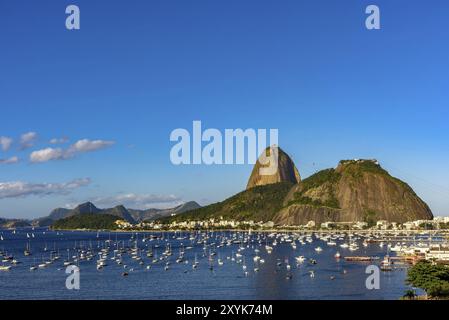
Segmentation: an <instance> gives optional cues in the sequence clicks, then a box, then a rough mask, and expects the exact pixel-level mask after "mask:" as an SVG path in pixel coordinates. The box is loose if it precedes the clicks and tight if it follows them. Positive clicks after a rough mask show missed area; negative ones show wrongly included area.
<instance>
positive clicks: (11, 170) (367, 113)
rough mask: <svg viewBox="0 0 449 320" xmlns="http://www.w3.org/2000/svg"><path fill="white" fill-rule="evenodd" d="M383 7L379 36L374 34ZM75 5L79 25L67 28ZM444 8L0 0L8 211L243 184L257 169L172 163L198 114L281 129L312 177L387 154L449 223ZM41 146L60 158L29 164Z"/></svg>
mask: <svg viewBox="0 0 449 320" xmlns="http://www.w3.org/2000/svg"><path fill="white" fill-rule="evenodd" d="M373 3H374V4H376V5H378V6H379V7H380V10H381V30H372V31H369V30H367V29H366V28H365V25H364V24H365V18H366V14H365V8H366V7H367V5H369V4H373ZM69 4H76V5H78V6H79V8H80V10H81V29H80V30H77V31H69V30H66V29H65V18H66V14H65V7H66V6H67V5H69ZM448 12H449V4H448V3H447V1H442V0H441V1H436V0H433V1H430V2H429V1H405V0H397V1H380V0H374V1H369V2H368V1H362V0H348V1H343V0H340V1H337V0H335V1H319V0H313V1H312V0H307V1H298V0H292V1H287V0H283V1H265V0H262V1H261V0H257V1H255V0H230V1H212V0H195V1H193V0H187V1H186V0H183V1H181V0H176V1H175V0H158V1H153V0H151V1H137V0H134V1H126V2H125V1H84V0H72V1H63V0H58V1H21V0H16V1H3V0H2V1H0V40H1V50H0V112H1V113H0V114H1V118H0V124H1V125H0V137H6V138H11V139H12V140H13V142H12V144H11V145H8V146H7V144H8V143H6V144H5V147H4V148H3V149H2V148H0V159H3V162H8V161H6V160H8V159H9V160H10V161H9V162H17V163H0V216H3V217H26V218H30V217H37V216H43V215H46V214H47V213H48V212H49V211H50V210H51V209H53V208H55V207H59V206H65V205H73V204H76V203H80V202H83V201H86V200H97V203H98V204H99V206H100V207H101V206H107V205H110V204H115V203H116V202H117V201H118V200H117V199H126V197H125V198H124V196H125V195H130V197H129V199H128V200H126V201H125V202H126V204H128V205H130V206H133V205H134V206H146V207H148V206H153V205H154V206H170V205H172V204H177V203H179V202H181V201H187V200H196V201H198V202H200V203H201V204H207V203H211V202H214V201H219V200H222V199H224V198H226V197H228V196H230V195H232V194H234V193H236V192H238V191H240V190H242V189H244V187H245V186H246V182H247V179H248V177H249V174H250V171H251V166H250V165H230V166H218V165H217V166H205V165H199V166H174V165H172V164H171V162H170V159H169V152H170V148H171V146H172V145H173V143H171V142H170V140H169V135H170V132H171V131H172V130H173V129H175V128H187V129H189V128H191V126H192V121H193V120H201V121H202V123H203V126H204V127H206V128H218V129H225V128H278V129H279V141H280V145H281V147H283V149H284V150H285V151H286V152H287V153H289V154H290V155H291V156H292V158H293V159H294V161H295V163H296V165H297V167H298V169H299V171H300V173H301V175H302V176H303V177H306V176H308V175H310V174H312V173H313V172H315V171H316V170H319V169H323V168H327V167H334V166H335V165H336V164H337V163H338V161H339V160H340V159H347V158H365V157H366V158H377V159H379V161H380V162H381V164H382V165H383V167H384V168H386V169H387V170H389V171H390V173H391V174H393V175H395V176H397V177H399V178H401V179H403V180H405V181H407V182H408V183H409V184H410V185H411V186H412V187H413V188H414V189H415V191H416V192H417V193H418V195H420V196H421V197H422V198H423V199H424V200H425V201H426V202H427V203H428V204H429V205H430V206H431V208H432V209H433V212H434V214H436V215H447V214H449V200H448V199H449V197H448V195H449V170H447V164H448V163H449V139H448V138H449V128H448V121H447V119H448V118H449V117H448V116H449V104H448V103H449V90H448V85H449V59H448V57H449V42H448V39H449V29H448V28H447V13H448ZM30 132H34V133H36V135H28V136H24V138H25V139H24V141H22V142H23V143H21V141H20V140H21V136H22V135H24V134H26V133H30ZM27 137H28V138H30V139H28V140H29V141H28V140H27ZM62 138H66V139H63V140H62V141H61V142H64V143H59V144H51V143H50V140H51V139H62ZM65 140H67V141H65ZM78 141H81V142H80V143H78V144H76V143H77V142H78ZM25 144H27V146H25ZM46 148H52V150H53V151H54V150H55V149H57V150H59V151H60V153H61V154H59V160H54V161H46V162H39V163H33V162H32V161H31V159H30V155H31V154H32V152H35V151H39V150H43V149H46ZM67 150H71V153H70V154H69V155H67ZM14 157H17V159H16V158H14ZM16 160H18V161H16ZM0 162H1V161H0Z"/></svg>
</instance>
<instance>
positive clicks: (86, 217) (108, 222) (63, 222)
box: [51, 213, 118, 230]
mask: <svg viewBox="0 0 449 320" xmlns="http://www.w3.org/2000/svg"><path fill="white" fill-rule="evenodd" d="M117 220H118V218H117V216H113V215H110V214H92V213H90V214H82V215H75V216H71V217H68V218H63V219H60V220H57V221H55V222H54V223H53V224H52V225H51V228H52V229H66V230H72V229H92V230H101V229H105V230H114V229H116V228H117V225H116V224H115V221H117Z"/></svg>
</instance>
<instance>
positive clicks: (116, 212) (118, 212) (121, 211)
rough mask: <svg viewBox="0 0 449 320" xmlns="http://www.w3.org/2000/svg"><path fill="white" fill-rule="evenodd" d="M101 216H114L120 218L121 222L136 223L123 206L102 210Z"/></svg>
mask: <svg viewBox="0 0 449 320" xmlns="http://www.w3.org/2000/svg"><path fill="white" fill-rule="evenodd" d="M101 214H108V215H111V216H116V217H119V218H121V219H122V220H125V221H128V222H129V223H136V220H134V218H133V217H132V216H131V214H130V213H129V211H128V209H126V208H125V207H124V206H116V207H114V208H111V209H103V210H101Z"/></svg>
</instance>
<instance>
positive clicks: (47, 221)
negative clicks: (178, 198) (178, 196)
mask: <svg viewBox="0 0 449 320" xmlns="http://www.w3.org/2000/svg"><path fill="white" fill-rule="evenodd" d="M200 207H201V206H200V205H199V204H198V203H196V202H195V201H189V202H186V203H183V204H181V205H179V206H176V207H174V208H169V209H147V210H136V209H127V208H125V207H124V206H122V205H119V206H116V207H114V208H107V209H99V208H97V207H96V206H95V205H94V204H93V203H91V202H86V203H82V204H80V205H78V206H77V207H76V208H74V209H66V208H57V209H54V210H53V211H52V212H51V213H50V214H49V215H48V216H46V217H42V218H39V219H35V220H34V221H33V222H32V224H33V225H34V226H40V227H46V226H50V225H52V224H53V223H54V222H55V221H59V220H61V219H65V218H69V217H73V216H79V215H95V214H102V215H110V216H115V217H116V219H117V218H120V219H122V220H125V221H127V222H129V223H133V224H134V223H136V222H141V221H150V220H155V219H159V218H163V217H169V216H171V215H177V214H181V213H183V212H186V211H189V210H193V209H197V208H200Z"/></svg>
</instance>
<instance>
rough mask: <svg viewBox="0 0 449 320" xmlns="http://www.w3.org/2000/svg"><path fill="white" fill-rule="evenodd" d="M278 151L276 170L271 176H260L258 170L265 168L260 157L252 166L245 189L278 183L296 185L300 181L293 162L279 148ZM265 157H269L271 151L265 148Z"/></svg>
mask: <svg viewBox="0 0 449 320" xmlns="http://www.w3.org/2000/svg"><path fill="white" fill-rule="evenodd" d="M277 150H278V170H277V171H276V173H275V174H272V175H262V174H261V171H260V169H261V168H264V167H267V166H268V164H267V165H264V164H263V161H261V160H260V159H261V158H260V157H259V160H257V162H256V164H255V165H254V168H253V171H252V173H251V176H250V178H249V180H248V184H247V186H246V189H247V190H248V189H251V188H254V187H256V186H263V185H267V184H273V183H279V182H291V183H298V182H300V181H301V176H300V175H299V172H298V169H296V166H295V164H294V163H293V160H292V159H291V158H290V157H289V156H288V154H286V153H285V152H284V151H283V150H282V149H281V148H279V147H277ZM265 152H266V155H267V156H270V155H271V149H270V148H267V149H266V150H265Z"/></svg>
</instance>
